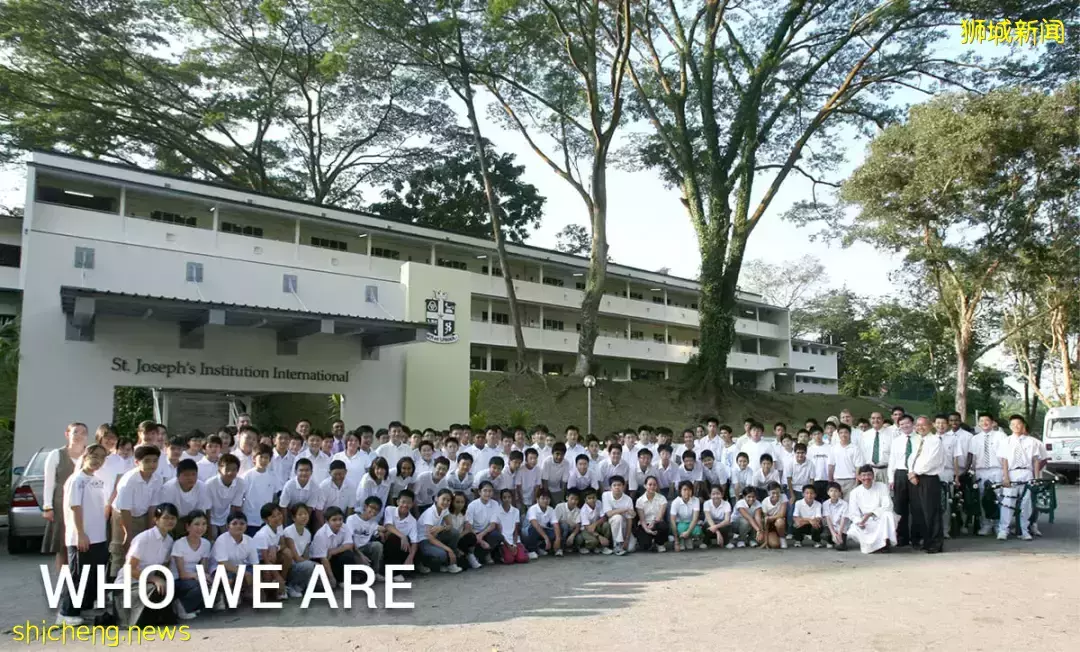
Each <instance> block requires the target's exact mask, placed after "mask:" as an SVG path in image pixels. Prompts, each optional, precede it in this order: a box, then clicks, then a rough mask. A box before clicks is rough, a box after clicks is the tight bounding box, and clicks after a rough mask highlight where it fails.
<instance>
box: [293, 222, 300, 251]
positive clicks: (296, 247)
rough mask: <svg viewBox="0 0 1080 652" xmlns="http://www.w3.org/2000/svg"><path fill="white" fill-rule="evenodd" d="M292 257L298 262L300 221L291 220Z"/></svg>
mask: <svg viewBox="0 0 1080 652" xmlns="http://www.w3.org/2000/svg"><path fill="white" fill-rule="evenodd" d="M293 221H294V222H295V225H294V226H293V255H294V256H296V259H297V260H300V220H293Z"/></svg>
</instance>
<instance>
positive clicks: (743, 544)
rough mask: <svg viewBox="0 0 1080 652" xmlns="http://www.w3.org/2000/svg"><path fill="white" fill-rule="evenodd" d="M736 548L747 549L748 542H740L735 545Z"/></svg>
mask: <svg viewBox="0 0 1080 652" xmlns="http://www.w3.org/2000/svg"><path fill="white" fill-rule="evenodd" d="M728 545H731V544H728ZM735 547H736V548H745V547H746V542H745V541H740V542H738V543H736V544H735Z"/></svg>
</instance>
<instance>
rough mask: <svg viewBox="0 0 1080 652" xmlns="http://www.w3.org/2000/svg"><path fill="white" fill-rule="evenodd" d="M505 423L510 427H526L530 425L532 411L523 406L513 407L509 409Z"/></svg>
mask: <svg viewBox="0 0 1080 652" xmlns="http://www.w3.org/2000/svg"><path fill="white" fill-rule="evenodd" d="M506 425H507V426H509V427H511V428H517V427H519V426H520V427H522V428H528V427H529V426H531V425H532V413H531V412H529V411H528V410H526V409H525V408H514V409H512V410H510V419H509V420H508V421H507V424H506Z"/></svg>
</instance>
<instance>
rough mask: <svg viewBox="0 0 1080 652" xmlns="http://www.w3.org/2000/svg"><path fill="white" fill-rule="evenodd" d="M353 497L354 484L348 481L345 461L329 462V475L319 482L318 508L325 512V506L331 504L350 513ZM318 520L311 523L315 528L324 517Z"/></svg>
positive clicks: (320, 525) (354, 491)
mask: <svg viewBox="0 0 1080 652" xmlns="http://www.w3.org/2000/svg"><path fill="white" fill-rule="evenodd" d="M355 498H356V486H354V485H353V484H352V482H350V481H349V471H348V467H347V466H346V465H345V462H343V461H341V460H334V461H332V462H330V477H328V478H326V479H325V480H323V481H322V482H320V483H319V500H318V503H319V509H320V510H321V511H323V512H325V511H326V508H327V507H330V506H331V505H333V506H335V507H337V508H338V509H340V510H341V513H342V514H350V513H351V512H352V503H353V500H354V499H355ZM309 508H310V505H309ZM311 516H314V514H311ZM320 516H321V515H320ZM319 520H320V522H318V523H314V524H313V525H314V526H315V529H316V530H318V529H319V528H320V527H322V521H324V520H325V518H320V519H319ZM309 521H310V519H309Z"/></svg>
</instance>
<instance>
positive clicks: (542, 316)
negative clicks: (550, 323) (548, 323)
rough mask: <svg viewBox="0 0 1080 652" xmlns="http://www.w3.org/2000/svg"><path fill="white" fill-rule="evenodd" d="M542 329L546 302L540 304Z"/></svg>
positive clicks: (541, 328)
mask: <svg viewBox="0 0 1080 652" xmlns="http://www.w3.org/2000/svg"><path fill="white" fill-rule="evenodd" d="M540 330H544V304H540Z"/></svg>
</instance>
